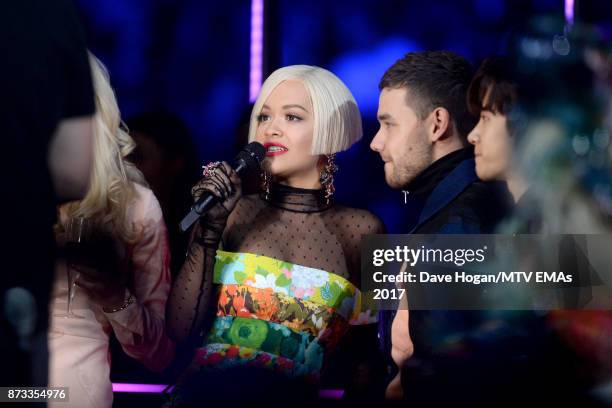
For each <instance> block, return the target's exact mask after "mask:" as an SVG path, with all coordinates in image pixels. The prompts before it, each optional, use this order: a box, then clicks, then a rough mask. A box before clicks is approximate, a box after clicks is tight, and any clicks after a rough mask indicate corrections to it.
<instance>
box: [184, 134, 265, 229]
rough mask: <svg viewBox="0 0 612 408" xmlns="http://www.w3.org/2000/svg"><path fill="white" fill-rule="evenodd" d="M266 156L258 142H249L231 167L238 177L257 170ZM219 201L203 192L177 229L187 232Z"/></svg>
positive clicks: (208, 193)
mask: <svg viewBox="0 0 612 408" xmlns="http://www.w3.org/2000/svg"><path fill="white" fill-rule="evenodd" d="M265 156H266V149H265V148H264V147H263V145H262V144H261V143H259V142H251V143H249V144H248V145H246V146H245V147H244V149H242V150H241V151H240V153H238V155H237V156H236V157H235V158H234V161H233V162H232V164H231V166H232V168H233V169H234V170H235V171H236V173H238V175H239V176H242V175H244V174H245V173H246V172H249V171H253V170H257V169H259V167H260V164H261V161H262V160H263V159H264V157H265ZM218 200H219V199H218V198H217V197H216V196H214V195H213V194H211V193H210V192H207V191H206V192H204V194H202V196H201V197H200V198H199V199H198V201H196V202H195V203H194V204H193V205H192V206H191V211H190V212H189V214H187V215H186V216H185V218H183V220H182V221H181V223H180V225H179V228H180V230H181V232H185V231H187V230H188V229H189V228H190V227H191V226H192V225H193V223H194V222H196V220H197V219H198V218H200V217H201V216H202V215H204V214H205V213H206V211H208V210H209V209H210V208H211V207H212V206H213V205H215V204H216V203H217V201H218Z"/></svg>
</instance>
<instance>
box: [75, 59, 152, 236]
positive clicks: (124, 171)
mask: <svg viewBox="0 0 612 408" xmlns="http://www.w3.org/2000/svg"><path fill="white" fill-rule="evenodd" d="M89 65H90V68H91V73H92V80H93V86H94V97H95V103H96V114H95V116H94V132H93V133H94V139H93V140H94V143H93V145H94V146H93V164H92V170H91V174H90V176H89V190H88V191H87V194H86V195H85V197H84V198H83V199H82V200H81V201H77V202H73V203H70V204H66V205H67V206H68V216H69V217H78V216H81V217H86V218H90V219H92V220H93V222H94V225H95V226H96V227H97V228H103V229H105V230H107V231H109V232H111V233H112V234H113V235H114V236H116V237H117V238H119V239H121V240H122V241H123V242H126V243H134V242H135V241H136V240H137V239H138V235H139V231H135V230H134V226H133V225H128V223H127V219H126V217H127V211H128V207H129V205H130V203H131V202H132V201H133V200H134V198H135V197H136V194H137V193H136V190H135V188H134V183H138V184H141V185H144V186H146V181H145V179H144V177H143V175H142V173H141V172H140V171H139V170H138V169H137V168H136V166H135V165H134V164H132V163H131V162H129V161H128V160H127V157H128V155H129V154H130V153H131V152H132V150H134V148H135V147H136V144H135V143H134V140H133V139H132V138H131V137H130V135H129V134H128V133H127V132H126V131H125V130H124V129H122V126H121V115H120V112H119V107H118V106H117V100H116V98H115V93H114V92H113V88H111V84H110V80H109V76H108V71H107V70H106V68H105V67H104V65H103V64H102V62H100V60H98V59H97V58H96V57H95V56H94V55H93V54H91V53H89Z"/></svg>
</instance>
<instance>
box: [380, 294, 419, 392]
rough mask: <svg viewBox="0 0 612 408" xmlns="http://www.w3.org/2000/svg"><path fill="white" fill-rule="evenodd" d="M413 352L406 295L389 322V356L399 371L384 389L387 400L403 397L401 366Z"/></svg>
mask: <svg viewBox="0 0 612 408" xmlns="http://www.w3.org/2000/svg"><path fill="white" fill-rule="evenodd" d="M413 352H414V345H413V344H412V339H411V338H410V328H409V311H408V301H407V299H406V297H403V298H402V299H401V300H400V303H399V306H398V310H397V313H396V314H395V318H394V319H393V323H392V324H391V358H392V359H393V362H394V363H395V365H397V368H398V369H399V371H398V373H397V375H396V376H395V377H394V378H393V380H391V382H390V383H389V385H388V386H387V389H386V390H385V398H386V399H387V400H389V401H398V400H401V399H403V397H404V389H403V388H402V368H403V367H404V365H405V364H406V362H407V361H408V359H410V357H412V354H413Z"/></svg>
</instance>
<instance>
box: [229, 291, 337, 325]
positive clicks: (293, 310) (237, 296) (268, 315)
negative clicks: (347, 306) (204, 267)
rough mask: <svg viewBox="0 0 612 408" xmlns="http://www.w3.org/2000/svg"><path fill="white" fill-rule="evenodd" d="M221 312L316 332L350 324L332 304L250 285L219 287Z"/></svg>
mask: <svg viewBox="0 0 612 408" xmlns="http://www.w3.org/2000/svg"><path fill="white" fill-rule="evenodd" d="M217 316H234V317H249V318H253V319H262V320H268V321H271V322H275V323H280V324H282V325H285V326H287V327H289V328H290V329H293V330H296V331H304V332H307V333H309V334H311V335H313V336H318V335H319V334H320V333H321V331H323V330H324V329H326V328H330V329H332V330H334V331H342V330H343V328H344V326H346V319H345V318H344V317H342V316H340V315H338V314H336V313H334V309H332V308H330V307H327V306H323V305H319V304H317V303H313V302H309V301H308V300H301V299H298V298H294V297H290V296H287V295H285V294H283V293H274V292H273V291H272V290H271V289H258V288H253V287H251V286H246V285H222V286H221V287H220V288H219V302H218V304H217Z"/></svg>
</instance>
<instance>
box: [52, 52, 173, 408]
mask: <svg viewBox="0 0 612 408" xmlns="http://www.w3.org/2000/svg"><path fill="white" fill-rule="evenodd" d="M90 64H91V67H92V77H93V82H94V91H95V100H96V115H95V129H94V133H95V136H94V163H93V171H92V173H91V176H90V188H89V191H88V192H87V195H86V196H85V198H84V199H83V200H81V201H79V202H73V203H69V204H65V205H63V206H61V207H60V208H59V209H58V212H59V222H58V226H57V228H56V231H57V233H56V237H57V241H58V244H59V245H60V247H62V246H65V244H66V240H67V239H68V238H67V229H68V227H67V226H68V225H70V220H75V219H77V220H78V219H81V217H82V219H85V220H87V222H88V223H89V224H91V228H90V229H91V235H93V236H97V237H101V236H102V237H106V239H99V240H98V241H97V242H96V243H97V244H99V245H98V246H97V247H95V248H93V249H94V250H95V251H94V252H89V253H85V254H81V258H80V259H79V260H77V261H76V262H75V261H74V259H71V261H70V262H68V261H67V259H65V258H60V259H58V262H57V264H56V277H55V284H54V290H53V295H52V301H51V315H52V317H51V327H50V333H49V354H50V361H49V366H50V367H49V385H50V386H54V387H69V389H70V391H69V392H70V401H69V403H68V404H60V405H58V406H62V407H110V406H111V405H112V401H113V393H112V387H111V382H110V379H109V373H110V356H109V336H110V335H111V333H113V332H114V335H115V336H116V337H117V339H118V340H119V342H120V343H121V345H122V347H123V350H124V351H125V352H126V353H127V354H128V355H130V356H131V357H133V358H135V359H137V360H139V361H140V362H142V363H143V364H144V365H145V366H147V367H148V368H149V369H151V370H154V371H161V370H163V369H164V368H165V367H166V366H167V365H168V364H169V362H170V361H171V359H172V358H173V355H174V345H173V343H172V341H171V340H169V339H168V337H167V336H166V334H165V322H164V309H165V305H166V300H167V296H168V292H169V289H170V274H169V268H168V265H169V256H170V254H169V252H168V240H167V233H166V227H165V225H164V221H163V218H162V214H161V210H160V207H159V204H158V202H157V199H156V198H155V196H154V195H153V193H152V192H151V190H149V189H148V188H147V187H145V185H146V183H145V181H144V179H143V177H142V174H141V173H140V172H139V171H138V170H137V169H136V167H135V166H134V165H133V164H131V163H130V162H128V161H127V160H126V157H127V155H128V154H129V153H130V152H131V151H132V150H133V148H134V142H133V141H132V139H131V137H130V136H129V135H128V134H127V133H126V132H125V131H124V130H123V129H121V127H120V121H121V119H120V114H119V109H118V106H117V102H116V100H115V95H114V93H113V90H112V88H111V86H110V82H109V78H108V73H107V72H106V69H105V68H104V66H103V65H102V63H101V62H100V61H99V60H97V59H96V58H95V57H93V56H91V55H90ZM80 261H82V262H80ZM69 263H70V264H69ZM72 263H74V264H72ZM67 268H73V269H74V270H75V271H77V274H76V276H77V277H76V279H75V280H74V283H72V281H70V283H69V280H68V279H67V275H68V272H70V271H69V270H68V269H67ZM70 286H72V288H73V289H74V294H73V295H72V297H71V299H72V300H71V306H72V307H71V309H72V310H71V311H70V314H69V315H68V316H65V315H64V312H65V311H66V309H67V302H68V298H69V292H70V291H69V287H70Z"/></svg>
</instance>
